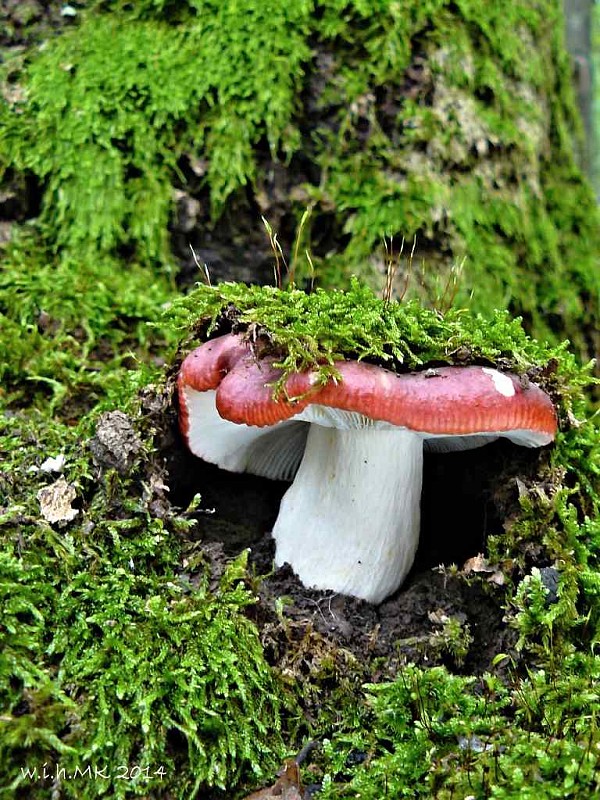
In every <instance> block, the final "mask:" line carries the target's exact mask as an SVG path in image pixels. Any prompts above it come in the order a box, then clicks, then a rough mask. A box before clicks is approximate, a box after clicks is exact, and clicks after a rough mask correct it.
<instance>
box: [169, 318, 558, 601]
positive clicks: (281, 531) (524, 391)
mask: <svg viewBox="0 0 600 800" xmlns="http://www.w3.org/2000/svg"><path fill="white" fill-rule="evenodd" d="M336 369H337V371H338V373H339V375H340V378H339V379H336V380H330V381H329V382H328V383H326V384H325V385H319V383H318V381H317V376H316V373H315V372H314V371H306V372H300V373H296V374H292V375H290V376H289V378H288V379H287V380H286V384H285V388H286V397H285V398H278V399H275V398H274V396H273V390H272V385H273V383H274V382H275V381H276V380H277V379H278V378H279V377H280V374H281V373H280V371H279V370H277V369H275V368H274V367H273V359H270V358H264V359H262V360H258V359H257V358H256V357H255V356H254V354H253V353H252V352H251V349H250V347H249V345H248V344H247V343H245V342H244V341H243V340H242V338H241V337H240V336H236V335H233V334H228V335H226V336H222V337H220V338H218V339H215V340H213V341H210V342H207V343H206V344H203V345H202V346H201V347H199V348H198V349H197V350H194V351H193V352H192V353H190V355H189V356H187V358H186V359H185V360H184V362H183V364H182V366H181V370H180V373H179V382H178V386H179V406H180V426H181V431H182V434H183V437H184V439H185V441H186V443H187V445H188V447H189V448H190V450H191V451H192V452H193V453H194V454H195V455H197V456H200V457H201V458H203V459H205V460H206V461H210V462H212V463H214V464H217V465H218V466H220V467H222V468H223V469H228V470H230V471H233V472H243V471H248V472H252V473H254V474H257V475H263V476H265V477H269V478H277V479H285V480H292V479H293V483H292V485H291V487H290V488H289V489H288V491H287V492H286V494H285V495H284V497H283V499H282V501H281V506H280V510H279V516H278V517H277V521H276V523H275V526H274V528H273V537H274V539H275V542H276V546H277V547H276V554H275V561H276V564H277V565H278V566H280V565H282V564H284V563H285V562H288V563H289V564H291V566H292V567H293V569H294V571H295V572H296V574H297V575H298V576H299V577H300V579H301V580H302V581H303V583H304V584H305V585H307V586H311V587H314V588H317V589H331V590H334V591H336V592H341V593H343V594H349V595H353V596H355V597H360V598H363V599H365V600H368V601H370V602H372V603H379V602H381V601H382V600H383V599H384V598H385V597H387V596H388V595H389V594H391V593H392V592H394V591H395V590H396V589H397V588H398V587H399V586H400V585H401V583H402V581H403V580H404V578H405V577H406V575H407V573H408V571H409V570H410V567H411V565H412V562H413V559H414V555H415V551H416V549H417V543H418V538H419V524H420V497H421V484H422V469H423V447H424V444H425V446H426V447H428V448H429V449H436V450H458V449H461V450H462V449H468V448H471V447H479V446H481V445H482V444H486V443H487V442H489V441H493V440H494V439H496V438H498V437H506V438H507V439H510V440H511V441H513V442H515V443H516V444H519V445H523V446H525V447H540V446H543V445H547V444H549V443H550V442H551V441H552V440H553V439H554V436H555V433H556V427H557V422H556V414H555V411H554V406H553V404H552V401H551V400H550V398H549V397H548V395H547V394H546V393H545V392H544V391H542V389H540V388H539V386H536V385H535V384H533V383H527V384H523V383H522V382H521V380H520V379H519V377H518V376H516V375H512V374H509V373H506V372H500V371H498V370H496V369H491V368H488V367H480V366H469V367H439V368H436V369H435V370H426V371H423V372H413V373H406V374H396V373H394V372H391V371H390V370H387V369H384V368H382V367H378V366H374V365H372V364H366V363H362V362H357V361H350V360H348V361H340V362H337V363H336Z"/></svg>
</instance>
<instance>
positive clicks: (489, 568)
mask: <svg viewBox="0 0 600 800" xmlns="http://www.w3.org/2000/svg"><path fill="white" fill-rule="evenodd" d="M461 572H462V574H463V575H468V574H469V573H471V572H475V573H481V572H482V573H485V574H487V575H488V577H487V578H486V580H487V582H488V583H495V584H496V586H504V584H505V583H506V578H505V577H504V574H503V573H502V572H501V571H500V570H499V569H498V566H497V565H494V564H490V563H489V562H488V561H487V560H486V559H485V558H484V556H483V553H478V554H477V555H476V556H473V558H469V559H468V560H467V561H465V563H464V564H463V568H462V570H461Z"/></svg>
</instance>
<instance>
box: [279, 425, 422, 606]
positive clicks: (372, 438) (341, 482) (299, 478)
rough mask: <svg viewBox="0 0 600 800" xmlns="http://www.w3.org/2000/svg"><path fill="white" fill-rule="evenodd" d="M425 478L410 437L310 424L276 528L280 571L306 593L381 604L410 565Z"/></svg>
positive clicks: (418, 447) (418, 448) (416, 440)
mask: <svg viewBox="0 0 600 800" xmlns="http://www.w3.org/2000/svg"><path fill="white" fill-rule="evenodd" d="M422 473H423V441H422V439H421V438H420V437H419V436H416V435H415V434H414V433H411V432H409V431H406V430H372V429H363V430H350V431H343V430H335V429H334V428H326V427H321V426H318V425H311V428H310V432H309V434H308V440H307V443H306V449H305V452H304V457H303V459H302V463H301V464H300V467H299V469H298V472H297V474H296V477H295V479H294V482H293V484H292V486H291V487H290V488H289V489H288V491H287V492H286V494H285V496H284V497H283V499H282V501H281V507H280V511H279V516H278V517H277V522H276V523H275V526H274V528H273V537H274V539H275V542H276V545H277V549H276V553H275V562H276V564H277V566H281V565H283V564H284V563H286V562H287V563H289V564H290V565H291V567H292V568H293V570H294V572H295V573H296V574H297V575H298V577H299V578H300V580H301V581H302V582H303V583H304V584H305V585H306V586H310V587H312V588H315V589H330V590H332V591H335V592H340V593H342V594H348V595H353V596H354V597H359V598H361V599H363V600H368V601H369V602H371V603H380V602H381V601H382V600H383V599H384V598H385V597H387V596H388V595H389V594H392V592H394V591H395V590H396V589H397V588H398V587H399V586H400V585H401V584H402V581H403V580H404V578H405V577H406V575H407V573H408V572H409V570H410V568H411V566H412V563H413V560H414V556H415V552H416V549H417V544H418V540H419V522H420V498H421V484H422Z"/></svg>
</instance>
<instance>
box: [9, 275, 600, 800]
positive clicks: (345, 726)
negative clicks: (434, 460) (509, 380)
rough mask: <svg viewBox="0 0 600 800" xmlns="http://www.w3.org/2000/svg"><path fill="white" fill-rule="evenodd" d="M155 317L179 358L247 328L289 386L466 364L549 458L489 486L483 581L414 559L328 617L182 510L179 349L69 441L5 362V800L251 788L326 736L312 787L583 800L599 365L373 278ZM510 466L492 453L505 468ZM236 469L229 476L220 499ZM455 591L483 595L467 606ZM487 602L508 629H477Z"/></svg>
mask: <svg viewBox="0 0 600 800" xmlns="http://www.w3.org/2000/svg"><path fill="white" fill-rule="evenodd" d="M165 314H166V319H165V320H163V323H162V324H163V327H164V329H165V334H166V335H167V336H168V337H172V336H173V335H174V334H173V331H178V332H179V333H178V335H179V336H180V337H181V336H182V335H183V336H184V341H183V343H182V345H181V350H182V352H185V351H187V350H188V349H190V348H191V347H192V346H194V345H195V344H196V343H197V342H198V341H201V340H203V339H205V338H206V336H210V335H213V334H216V333H219V332H225V331H227V330H237V331H240V332H245V333H246V335H248V336H251V337H254V338H255V339H257V340H259V341H262V342H264V343H265V344H266V345H268V347H270V348H271V352H273V351H274V352H276V353H278V355H279V357H280V358H281V361H282V363H283V365H284V368H285V369H286V370H292V369H297V368H303V367H305V366H307V365H309V364H317V365H321V366H322V367H324V369H325V371H324V373H323V378H324V379H327V377H328V375H330V374H331V370H334V369H335V362H336V360H337V359H338V358H339V357H341V356H349V355H356V356H360V357H362V358H365V359H368V360H371V361H375V362H377V363H385V364H387V365H388V366H391V367H393V368H395V369H399V370H402V369H413V368H426V367H427V366H428V365H430V364H436V363H439V362H450V363H469V362H473V361H475V362H481V363H489V364H497V365H499V366H500V367H501V368H510V369H515V370H517V371H519V372H521V373H526V374H528V375H530V376H532V377H534V379H535V380H537V381H539V382H540V383H541V384H543V385H544V386H545V388H546V389H547V390H548V391H549V392H551V394H552V396H553V398H554V400H555V402H556V404H557V409H558V411H559V418H560V433H559V436H558V439H557V442H556V446H555V447H553V448H549V449H545V450H544V451H543V452H542V453H539V454H533V456H532V457H531V458H530V459H528V460H527V461H526V462H524V468H523V470H522V471H520V470H517V472H515V470H514V469H513V470H512V473H510V474H512V479H511V480H512V483H511V484H510V485H505V484H504V482H503V477H502V476H499V477H497V478H496V482H497V484H498V485H497V487H496V488H497V490H498V492H499V494H501V495H503V498H502V500H501V501H500V500H499V501H498V502H499V506H498V507H499V508H501V509H502V512H503V516H502V518H501V523H500V524H499V526H498V527H497V529H493V530H489V531H487V534H488V537H487V541H485V539H484V537H483V534H481V535H480V540H479V541H480V542H481V546H482V548H483V547H485V563H484V562H482V561H480V562H478V563H479V564H480V566H481V565H482V564H483V568H482V569H478V570H467V569H462V570H459V569H458V568H455V567H452V566H451V565H450V564H449V563H447V564H446V567H445V570H444V571H443V574H439V572H437V573H432V572H431V570H430V569H429V568H428V569H423V571H422V572H421V573H419V574H418V576H417V577H416V578H415V580H414V583H413V584H412V585H408V586H407V587H406V589H405V590H402V591H401V592H400V593H399V595H398V597H395V598H392V599H391V600H390V601H389V604H384V606H382V607H381V608H380V609H374V608H368V607H366V606H365V604H360V603H358V602H357V601H349V600H344V599H343V598H340V599H338V601H337V604H336V601H335V599H332V598H330V597H329V598H327V597H326V596H325V597H324V596H323V595H322V594H319V593H314V592H313V593H311V592H310V590H307V589H305V588H304V587H299V586H298V584H294V582H293V580H291V578H290V576H289V574H288V575H287V576H286V574H285V570H284V571H283V572H282V571H279V572H278V573H276V574H275V575H271V576H269V577H266V578H264V579H261V580H259V579H257V578H256V577H255V576H253V574H252V570H248V569H247V568H246V562H245V560H244V559H245V555H244V554H243V553H242V554H240V555H239V556H238V557H237V558H236V557H224V556H223V553H222V551H219V550H218V548H216V547H215V545H214V541H213V544H210V543H209V542H208V541H207V539H208V538H209V530H210V523H209V520H211V519H212V518H213V517H214V516H218V513H217V514H215V515H210V514H207V513H206V510H207V509H206V508H205V507H204V503H203V501H202V500H201V499H200V498H198V497H196V496H191V497H190V498H189V499H190V502H189V505H188V506H187V507H186V505H185V504H181V503H180V498H181V496H182V495H181V492H180V490H178V488H177V485H176V479H177V473H176V465H177V463H178V462H179V463H181V462H182V460H183V461H184V460H185V458H187V456H186V454H185V452H184V449H183V446H182V444H181V442H180V441H179V440H178V438H177V435H176V414H175V408H174V405H173V395H172V393H173V390H174V375H175V373H176V367H177V363H178V359H175V360H174V364H173V365H172V366H171V367H169V368H168V369H167V374H166V375H165V374H161V370H160V369H159V368H155V370H154V373H153V380H154V383H153V384H152V385H147V384H148V381H149V380H150V376H149V373H148V370H144V371H135V370H132V369H130V370H129V371H128V372H127V371H126V370H125V368H124V366H123V365H121V366H119V368H118V370H117V374H118V375H120V376H121V377H123V376H125V375H128V379H127V380H125V381H122V382H121V384H120V386H119V387H117V386H116V385H114V386H113V387H112V389H111V391H110V394H109V397H108V398H105V400H104V405H105V407H106V406H110V407H111V408H112V409H113V410H111V411H108V412H104V413H101V412H100V409H99V408H96V409H94V410H92V411H89V412H85V413H84V414H83V416H82V417H81V418H80V419H79V420H78V422H77V424H76V425H74V424H72V420H70V419H68V420H67V422H68V423H71V424H66V423H65V421H61V420H59V419H52V415H51V413H49V409H48V408H47V407H45V408H44V407H40V408H39V409H36V408H35V407H32V406H29V407H28V406H27V404H26V402H25V395H24V393H23V391H22V387H23V386H24V385H27V382H28V378H29V377H35V376H34V375H30V374H28V372H27V362H22V361H20V356H19V352H18V350H15V352H14V354H12V355H11V354H9V359H8V361H7V367H6V368H7V369H8V370H10V374H11V375H12V381H13V386H12V388H13V391H12V392H11V394H10V395H8V396H4V397H3V398H2V399H1V402H2V430H1V434H0V435H1V437H2V438H1V441H0V447H1V449H2V451H3V452H4V453H6V457H5V458H4V459H3V461H2V464H1V466H0V491H1V496H2V501H1V508H0V570H1V579H0V592H1V593H2V598H3V605H4V616H3V619H2V627H0V637H1V642H2V648H1V651H0V652H1V655H0V702H1V709H2V712H1V714H0V733H1V735H0V764H1V765H2V768H1V770H0V771H1V773H2V776H3V779H2V780H3V784H2V788H3V789H4V790H5V791H7V792H9V793H11V796H17V797H19V796H22V797H39V798H43V797H46V796H48V794H49V792H50V791H52V789H53V788H54V789H55V790H60V791H61V793H62V794H64V796H66V797H90V798H93V797H96V796H100V795H101V794H102V793H103V792H104V793H110V794H111V796H116V797H133V796H136V795H138V796H139V795H142V796H146V795H148V794H149V793H151V794H152V795H153V796H156V797H176V798H184V797H191V796H193V795H194V792H196V791H200V792H201V793H202V796H205V797H207V798H208V797H211V798H213V797H214V798H222V797H228V798H230V797H244V796H245V795H246V794H247V793H248V791H250V788H251V787H252V786H255V785H256V784H257V783H259V782H261V781H264V782H265V783H266V782H268V780H273V779H274V778H273V776H274V773H275V769H276V766H277V764H278V763H281V762H282V760H283V758H284V756H285V755H289V753H290V752H292V753H293V752H294V751H296V750H297V749H300V747H301V744H302V742H303V740H305V738H306V737H312V738H315V739H317V740H318V741H319V743H320V744H321V747H320V750H319V753H318V755H315V756H314V762H315V763H314V767H313V769H314V770H315V771H314V772H313V773H307V774H306V776H305V778H306V780H307V782H308V781H310V780H313V781H315V782H318V783H320V784H321V786H322V790H323V793H324V796H325V797H334V796H354V794H356V793H357V792H360V793H362V794H363V795H364V796H365V797H373V798H375V797H379V796H381V792H382V787H383V786H385V785H387V784H386V782H389V780H393V781H394V784H393V788H394V791H396V792H397V793H398V796H402V792H403V791H404V792H405V793H406V792H408V791H409V790H408V789H407V787H410V792H412V793H413V795H412V796H415V793H416V796H421V797H431V796H436V797H441V798H445V797H447V796H448V797H449V796H451V794H452V792H453V791H454V792H456V791H461V792H462V791H463V790H464V791H466V787H467V785H469V786H471V785H472V786H476V787H478V788H477V791H479V790H481V792H488V794H489V792H491V791H492V790H493V791H494V792H496V795H497V796H498V797H505V796H506V797H509V796H511V795H510V792H514V791H516V789H515V787H517V786H519V787H534V788H535V791H537V792H541V791H542V789H541V788H540V787H543V788H545V786H546V785H547V786H548V787H553V786H555V785H559V786H561V787H562V788H563V790H565V791H566V789H565V787H567V789H568V790H569V791H571V795H569V794H568V793H567V794H566V795H565V796H573V797H577V796H585V792H589V791H590V790H591V789H590V787H593V786H594V781H595V780H596V778H595V775H596V763H597V756H596V753H597V748H596V744H597V742H598V740H599V738H600V732H599V731H598V728H597V723H596V721H595V719H594V718H593V715H592V717H590V714H589V711H590V708H591V707H592V706H593V704H594V703H595V702H596V700H595V698H596V697H597V684H598V674H599V670H598V665H597V659H595V657H594V656H593V655H590V649H592V648H594V647H595V643H596V642H597V640H598V628H599V625H600V604H599V603H598V592H599V589H598V587H599V586H600V563H599V561H598V553H600V541H599V537H600V529H599V527H598V522H597V520H598V511H599V508H598V506H599V504H600V501H599V489H600V466H599V465H600V436H599V434H598V428H597V425H595V423H594V420H593V418H591V419H587V420H586V419H585V416H586V413H588V412H587V410H586V409H587V404H586V400H585V397H584V394H583V390H584V389H585V388H586V387H587V385H588V384H589V382H590V377H589V369H584V368H581V367H579V366H578V365H577V363H576V360H575V358H574V357H573V356H572V355H571V354H570V353H569V352H568V351H567V350H566V348H564V347H558V348H556V347H551V346H549V345H545V344H541V343H536V342H535V341H533V340H532V339H530V338H529V337H528V336H527V335H526V334H525V333H524V332H523V330H522V328H521V326H520V325H519V323H518V322H515V321H511V319H510V318H509V317H508V316H507V315H506V314H505V313H498V314H497V315H496V316H495V317H494V319H492V320H487V321H486V319H485V318H484V317H478V316H476V315H473V314H471V313H470V312H464V311H463V312H459V311H448V312H446V313H442V312H441V311H436V310H427V309H423V308H421V307H420V306H419V305H418V304H416V303H415V302H412V301H411V302H406V303H398V302H395V301H392V302H384V301H382V300H380V299H379V298H377V297H376V296H375V295H374V294H373V293H372V292H371V290H370V289H367V288H365V287H363V286H361V285H360V284H358V283H354V284H353V285H352V287H351V288H350V290H348V291H347V292H341V291H335V292H325V291H322V290H320V291H316V292H314V293H313V294H312V295H306V294H304V293H303V292H300V291H299V290H296V289H293V288H289V289H285V290H277V289H273V288H271V287H263V288H253V287H246V286H244V285H240V284H224V285H222V286H218V287H198V289H197V290H196V291H195V292H193V293H191V294H190V296H188V297H187V298H183V299H181V300H179V301H178V302H176V303H173V304H172V305H171V306H170V308H168V309H167V310H166V311H165ZM169 327H170V329H171V332H170V333H169V332H168V331H167V328H169ZM182 331H184V332H185V333H184V334H182ZM13 361H14V362H17V363H19V365H20V366H19V367H18V369H16V368H15V366H14V363H13ZM107 363H108V364H109V365H110V364H111V361H110V354H109V361H108V362H107ZM109 371H110V370H109ZM103 374H104V373H103V372H102V371H101V372H100V375H103ZM34 385H35V383H34ZM36 399H37V400H39V397H38V398H34V400H36ZM40 406H41V404H40ZM114 409H118V410H114ZM484 450H485V448H483V449H482V452H483V451H484ZM59 455H63V456H64V463H61V459H57V457H58V456H59ZM49 457H51V459H52V460H51V461H50V462H48V461H47V459H48V458H49ZM513 458H514V453H513V454H511V452H510V451H509V450H506V451H502V453H499V454H497V460H498V463H501V462H510V461H511V459H513ZM185 465H186V469H188V472H191V473H192V474H193V472H194V469H192V468H191V466H190V464H189V462H187V461H185ZM505 474H509V472H506V473H505ZM515 475H516V477H515ZM61 476H62V477H61ZM229 477H230V476H228V474H227V473H222V474H221V476H220V480H221V481H223V482H224V485H225V487H226V486H227V480H228V478H229ZM517 479H518V480H517ZM232 480H233V479H232ZM231 485H233V484H231ZM204 488H206V489H207V491H208V489H209V488H210V487H209V486H208V483H207V485H206V486H204V484H200V485H196V486H194V491H196V492H197V491H200V492H201V493H202V492H203V491H204ZM169 489H170V490H171V491H169ZM178 491H179V499H178V500H174V498H175V497H176V496H177V492H178ZM232 491H233V489H231V488H230V489H229V492H230V494H231V492H232ZM175 502H177V503H179V505H178V506H177V505H175ZM250 511H251V509H248V513H250ZM264 532H265V528H264V527H263V529H262V530H261V533H260V535H263V533H264ZM213 540H214V537H213ZM221 541H222V542H223V543H224V545H225V546H226V547H227V545H228V542H227V541H223V540H221ZM229 545H231V542H229ZM230 549H231V547H230ZM257 549H258V550H260V547H258V548H257ZM237 552H238V553H239V549H238V551H237ZM473 555H474V554H473ZM258 566H260V565H259V562H258V561H257V560H255V561H254V566H253V569H257V568H258ZM488 567H489V568H491V569H492V570H493V571H492V572H491V573H490V572H489V571H486V570H488ZM268 570H269V563H268V561H267V563H266V564H264V565H263V568H262V570H261V571H268ZM490 574H491V575H493V576H495V580H493V581H490V579H489V578H490ZM419 593H420V594H419ZM419 597H420V598H421V599H420V600H419ZM461 597H462V598H467V599H468V598H470V600H469V602H463V605H462V607H461V605H460V599H461ZM423 598H426V599H427V602H424V601H423ZM429 602H431V603H434V605H431V607H430V605H428V603H429ZM332 603H333V605H332ZM474 603H477V607H478V612H481V610H482V609H485V610H486V612H485V614H487V613H488V611H489V614H490V615H491V616H490V619H492V618H493V625H492V626H490V625H489V624H488V623H487V622H486V621H485V620H486V616H485V614H483V616H481V617H480V618H476V617H475V616H470V609H471V608H472V606H473V604H474ZM461 608H462V609H463V610H461ZM457 609H458V610H457ZM463 611H464V613H463ZM332 620H333V621H334V622H335V624H332ZM386 620H387V622H386ZM390 620H393V624H390ZM336 625H337V628H336ZM386 637H387V639H386ZM477 648H482V652H483V651H485V653H484V654H482V652H480V653H476V652H475V650H476V649H477ZM507 648H508V652H507ZM409 662H416V663H417V664H418V665H419V666H413V667H409V668H407V666H406V665H407V663H409ZM428 665H429V667H430V666H431V665H437V666H438V667H439V669H438V668H436V669H434V670H431V669H430V668H429V667H428ZM471 670H472V673H474V674H472V673H471V672H470V671H471ZM482 670H487V671H489V672H490V674H489V675H487V674H486V675H484V676H483V677H482V676H481V672H482ZM492 673H493V674H492ZM365 682H369V683H373V682H376V683H377V684H378V687H377V688H373V687H370V686H367V687H364V686H363V684H364V683H365ZM390 708H393V709H394V713H393V714H391V712H390V711H389V709H390ZM515 720H517V721H518V725H517V726H515V724H514V722H515ZM415 723H418V724H415ZM559 730H561V731H562V736H561V737H560V738H559V739H557V731H559ZM44 764H47V765H50V767H49V774H48V775H47V777H44V776H43V773H42V772H40V770H43V767H44ZM399 765H402V768H400V766H399ZM574 765H577V766H574ZM496 767H497V769H496ZM88 768H89V769H88ZM120 768H123V769H124V770H125V772H123V771H122V770H121V771H119V769H120ZM36 769H37V770H38V773H35V770H36ZM76 769H78V770H79V772H76ZM27 770H30V772H27ZM31 770H33V772H31ZM63 770H64V773H63ZM114 770H117V774H115V772H114ZM81 773H82V774H81ZM311 774H312V778H311V777H310V775H311ZM32 775H33V777H32ZM67 776H70V777H67ZM269 776H271V777H269ZM392 776H393V777H392ZM38 778H39V779H38ZM532 791H533V789H532ZM548 791H549V792H550V789H548ZM578 792H579V794H577V793H578ZM582 793H583V794H582ZM406 796H411V795H410V794H406ZM492 796H493V795H492ZM532 796H533V795H532ZM537 796H544V795H543V794H542V793H540V794H538V795H537ZM547 796H548V797H552V796H554V795H552V793H548V794H547Z"/></svg>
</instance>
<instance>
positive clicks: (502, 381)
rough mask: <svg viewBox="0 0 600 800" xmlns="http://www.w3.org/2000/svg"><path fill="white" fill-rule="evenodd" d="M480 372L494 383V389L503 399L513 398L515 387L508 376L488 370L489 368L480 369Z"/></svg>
mask: <svg viewBox="0 0 600 800" xmlns="http://www.w3.org/2000/svg"><path fill="white" fill-rule="evenodd" d="M482 372H485V374H486V375H489V376H490V378H491V379H492V380H493V381H494V387H495V389H496V391H497V392H500V394H502V395H504V397H513V396H514V394H515V386H514V384H513V382H512V380H511V379H510V378H509V377H508V375H504V374H503V373H502V372H498V370H497V369H489V367H482Z"/></svg>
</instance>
